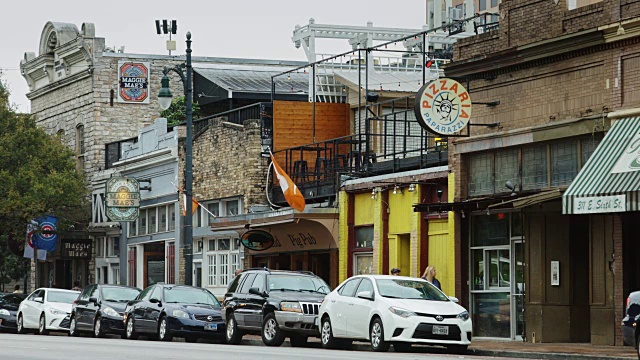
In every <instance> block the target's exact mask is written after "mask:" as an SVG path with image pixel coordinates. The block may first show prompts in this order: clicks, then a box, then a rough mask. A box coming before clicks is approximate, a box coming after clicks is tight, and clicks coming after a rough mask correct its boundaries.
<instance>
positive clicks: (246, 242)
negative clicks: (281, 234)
mask: <svg viewBox="0 0 640 360" xmlns="http://www.w3.org/2000/svg"><path fill="white" fill-rule="evenodd" d="M240 242H241V243H242V245H243V246H244V247H246V248H247V249H249V250H253V251H263V250H267V249H269V248H270V247H272V246H273V243H274V239H273V235H271V234H270V233H268V232H266V231H262V230H249V231H247V232H246V233H244V234H242V237H240Z"/></svg>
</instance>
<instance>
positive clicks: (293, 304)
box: [223, 268, 331, 346]
mask: <svg viewBox="0 0 640 360" xmlns="http://www.w3.org/2000/svg"><path fill="white" fill-rule="evenodd" d="M330 291H331V289H329V286H328V285H327V283H326V282H324V280H322V279H321V278H319V277H318V276H316V275H314V274H313V273H311V272H297V271H280V270H269V269H266V268H265V269H249V270H245V271H243V272H242V273H240V274H239V275H238V276H236V278H235V279H234V280H233V282H232V283H231V285H230V286H229V289H228V290H227V293H226V295H225V297H224V301H223V306H224V311H225V313H224V320H225V322H226V323H227V343H229V344H239V343H240V341H241V340H242V336H243V335H244V334H245V333H256V334H257V333H258V332H260V333H261V334H262V342H264V344H265V345H268V346H280V345H282V343H283V342H284V339H285V338H286V337H289V339H290V341H291V346H304V345H305V344H306V342H307V338H308V337H309V336H319V332H318V309H319V307H320V303H322V300H323V299H324V297H325V295H326V294H328V293H329V292H330Z"/></svg>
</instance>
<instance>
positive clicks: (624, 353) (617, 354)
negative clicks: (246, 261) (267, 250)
mask: <svg viewBox="0 0 640 360" xmlns="http://www.w3.org/2000/svg"><path fill="white" fill-rule="evenodd" d="M242 343H243V344H246V345H259V346H263V344H262V339H261V338H260V337H259V336H255V335H245V336H244V338H243V339H242ZM282 346H290V345H289V341H285V342H284V344H282ZM308 346H309V347H320V339H318V338H309V344H308ZM353 350H357V351H370V350H371V348H370V347H369V344H367V343H363V342H354V344H353ZM389 351H393V347H392V349H391V350H389ZM411 352H412V353H424V354H446V353H447V352H446V349H445V348H442V347H438V346H417V347H414V349H412V351H411ZM468 353H469V354H470V355H478V356H490V357H510V358H523V359H550V360H573V359H577V360H600V359H602V360H611V359H636V358H637V356H638V355H637V354H636V351H635V349H634V348H632V347H630V346H624V347H622V346H593V345H591V344H581V343H570V344H531V343H524V342H521V341H497V340H496V341H494V340H473V341H472V343H471V346H469V352H468Z"/></svg>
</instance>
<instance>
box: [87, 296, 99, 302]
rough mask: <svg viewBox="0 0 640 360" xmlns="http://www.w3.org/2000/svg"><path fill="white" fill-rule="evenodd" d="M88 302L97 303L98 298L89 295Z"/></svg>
mask: <svg viewBox="0 0 640 360" xmlns="http://www.w3.org/2000/svg"><path fill="white" fill-rule="evenodd" d="M89 302H90V303H93V304H98V299H96V298H94V297H90V298H89Z"/></svg>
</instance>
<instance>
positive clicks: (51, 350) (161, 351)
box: [0, 334, 486, 360]
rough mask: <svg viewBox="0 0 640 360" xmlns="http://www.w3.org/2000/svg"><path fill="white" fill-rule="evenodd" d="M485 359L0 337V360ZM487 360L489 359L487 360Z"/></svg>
mask: <svg viewBox="0 0 640 360" xmlns="http://www.w3.org/2000/svg"><path fill="white" fill-rule="evenodd" d="M399 357H402V359H403V360H410V359H426V358H429V359H442V360H445V359H448V360H452V359H464V358H473V359H483V358H482V357H474V356H461V355H442V354H433V353H426V352H425V353H411V354H407V353H403V354H399V353H394V352H393V351H390V352H388V353H384V354H379V353H373V352H370V351H341V350H324V349H313V348H291V347H278V348H273V347H266V346H252V345H240V346H233V345H221V344H211V343H198V344H188V343H184V342H175V341H174V342H171V343H165V342H159V341H147V340H137V341H131V340H121V339H117V338H106V339H93V338H70V337H67V336H37V335H16V334H0V358H1V359H3V360H4V359H7V360H61V359H65V360H66V359H74V360H75V359H89V360H115V359H129V360H137V359H154V360H162V359H171V360H180V359H189V360H198V359H206V360H212V359H226V358H228V359H233V360H235V359H250V360H272V359H273V360H283V359H304V360H316V359H317V360H320V359H332V360H337V359H346V358H348V359H349V360H378V359H398V358H399ZM485 359H486V358H485Z"/></svg>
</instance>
